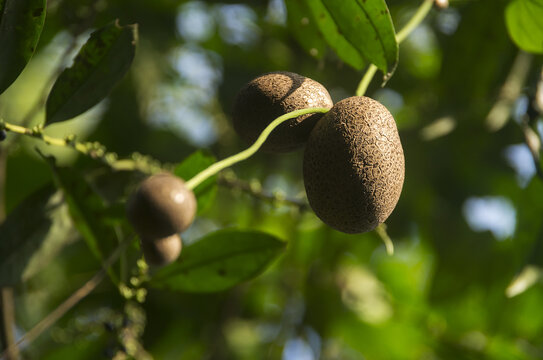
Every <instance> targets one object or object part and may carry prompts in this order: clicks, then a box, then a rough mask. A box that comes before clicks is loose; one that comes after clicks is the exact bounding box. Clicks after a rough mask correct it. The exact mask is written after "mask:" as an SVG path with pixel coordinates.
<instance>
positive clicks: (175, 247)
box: [140, 234, 183, 266]
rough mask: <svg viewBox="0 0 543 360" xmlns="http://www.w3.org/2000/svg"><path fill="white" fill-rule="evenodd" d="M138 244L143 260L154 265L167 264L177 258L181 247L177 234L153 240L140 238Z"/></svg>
mask: <svg viewBox="0 0 543 360" xmlns="http://www.w3.org/2000/svg"><path fill="white" fill-rule="evenodd" d="M140 245H141V250H142V251H143V257H144V258H145V261H146V262H147V263H148V264H149V265H155V266H164V265H168V264H170V263H172V262H174V261H175V260H177V258H178V257H179V254H181V248H182V247H183V245H182V242H181V237H179V235H178V234H174V235H171V236H168V237H165V238H160V239H154V240H149V239H146V238H142V239H141V242H140Z"/></svg>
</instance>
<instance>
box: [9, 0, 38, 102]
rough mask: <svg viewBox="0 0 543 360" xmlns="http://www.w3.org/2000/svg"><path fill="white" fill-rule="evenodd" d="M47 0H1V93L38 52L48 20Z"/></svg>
mask: <svg viewBox="0 0 543 360" xmlns="http://www.w3.org/2000/svg"><path fill="white" fill-rule="evenodd" d="M45 8H46V0H0V94H1V93H3V92H4V91H5V90H6V89H7V88H8V87H9V86H10V85H11V84H12V83H13V82H14V81H15V79H17V77H18V76H19V74H20V73H21V72H22V71H23V69H24V68H25V66H26V64H27V63H28V61H29V60H30V58H31V57H32V55H33V54H34V51H35V50H36V46H37V45H38V40H39V39H40V35H41V31H42V29H43V24H44V22H45Z"/></svg>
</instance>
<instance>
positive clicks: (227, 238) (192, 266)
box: [151, 229, 286, 292]
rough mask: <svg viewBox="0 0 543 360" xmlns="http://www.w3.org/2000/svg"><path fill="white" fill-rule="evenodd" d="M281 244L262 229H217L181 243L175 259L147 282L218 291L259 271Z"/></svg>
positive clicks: (183, 288)
mask: <svg viewBox="0 0 543 360" xmlns="http://www.w3.org/2000/svg"><path fill="white" fill-rule="evenodd" d="M285 246H286V243H285V242H283V241H281V240H279V239H277V238H276V237H274V236H272V235H268V234H266V233H262V232H256V231H241V230H233V229H226V230H219V231H217V232H214V233H211V234H209V235H207V236H205V237H204V238H202V239H201V240H199V241H197V242H195V243H193V244H191V245H189V246H187V247H185V248H184V249H183V252H182V253H181V257H180V258H179V259H178V260H177V262H175V263H173V264H171V265H168V266H166V267H164V268H162V269H160V270H159V271H158V272H157V273H156V274H155V276H154V277H153V278H152V279H151V285H152V286H155V287H158V288H166V289H170V290H177V291H185V292H214V291H222V290H225V289H228V288H230V287H232V286H234V285H236V284H239V283H240V282H242V281H245V280H248V279H250V278H252V277H255V276H256V275H258V274H259V273H261V272H262V271H263V270H264V269H265V268H266V267H267V266H268V265H269V264H270V263H271V262H272V260H274V259H275V258H276V257H277V256H278V255H279V254H280V253H281V252H282V251H283V250H284V249H285Z"/></svg>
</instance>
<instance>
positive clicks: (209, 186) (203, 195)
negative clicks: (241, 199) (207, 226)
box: [174, 150, 217, 214]
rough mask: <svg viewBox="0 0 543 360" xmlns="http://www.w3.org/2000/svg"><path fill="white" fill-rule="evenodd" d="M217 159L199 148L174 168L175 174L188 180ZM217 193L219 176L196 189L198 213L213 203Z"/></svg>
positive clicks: (213, 177)
mask: <svg viewBox="0 0 543 360" xmlns="http://www.w3.org/2000/svg"><path fill="white" fill-rule="evenodd" d="M216 161H217V159H216V158H215V157H214V156H213V155H211V154H210V153H208V152H206V151H203V150H198V151H196V152H194V153H192V154H191V155H189V156H188V157H187V158H186V159H185V160H183V161H182V162H181V163H180V164H178V165H177V166H176V168H175V170H174V174H175V175H176V176H178V177H180V178H182V179H183V180H184V181H188V180H190V179H191V178H192V177H194V176H195V175H196V174H198V173H199V172H200V171H202V170H204V169H206V168H207V167H208V166H210V165H212V164H214V163H215V162H216ZM216 194H217V176H212V177H210V178H209V179H207V180H206V181H204V182H203V183H201V184H200V185H198V186H197V187H196V189H194V195H196V199H197V201H198V214H200V213H202V212H203V211H204V210H205V209H207V208H208V207H209V206H210V205H211V204H212V203H213V199H214V198H215V195H216Z"/></svg>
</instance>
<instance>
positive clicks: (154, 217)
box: [127, 173, 196, 239]
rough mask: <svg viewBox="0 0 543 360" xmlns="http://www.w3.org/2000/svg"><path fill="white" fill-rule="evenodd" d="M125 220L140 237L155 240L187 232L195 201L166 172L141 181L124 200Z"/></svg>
mask: <svg viewBox="0 0 543 360" xmlns="http://www.w3.org/2000/svg"><path fill="white" fill-rule="evenodd" d="M127 212H128V219H129V220H130V222H131V223H132V226H134V229H135V230H136V232H137V233H138V235H140V237H142V238H147V239H158V238H164V237H167V236H170V235H173V234H177V233H180V232H182V231H184V230H185V229H187V228H188V227H189V226H190V224H191V223H192V220H193V219H194V216H195V214H196V198H195V197H194V194H193V192H192V191H190V190H189V189H187V188H186V187H185V183H184V182H183V180H181V179H180V178H178V177H177V176H174V175H172V174H168V173H160V174H157V175H153V176H151V177H149V178H147V179H146V180H144V181H143V182H142V183H141V185H140V186H139V187H138V189H137V190H136V191H135V192H134V193H133V194H132V196H131V198H130V199H129V201H128V211H127Z"/></svg>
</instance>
